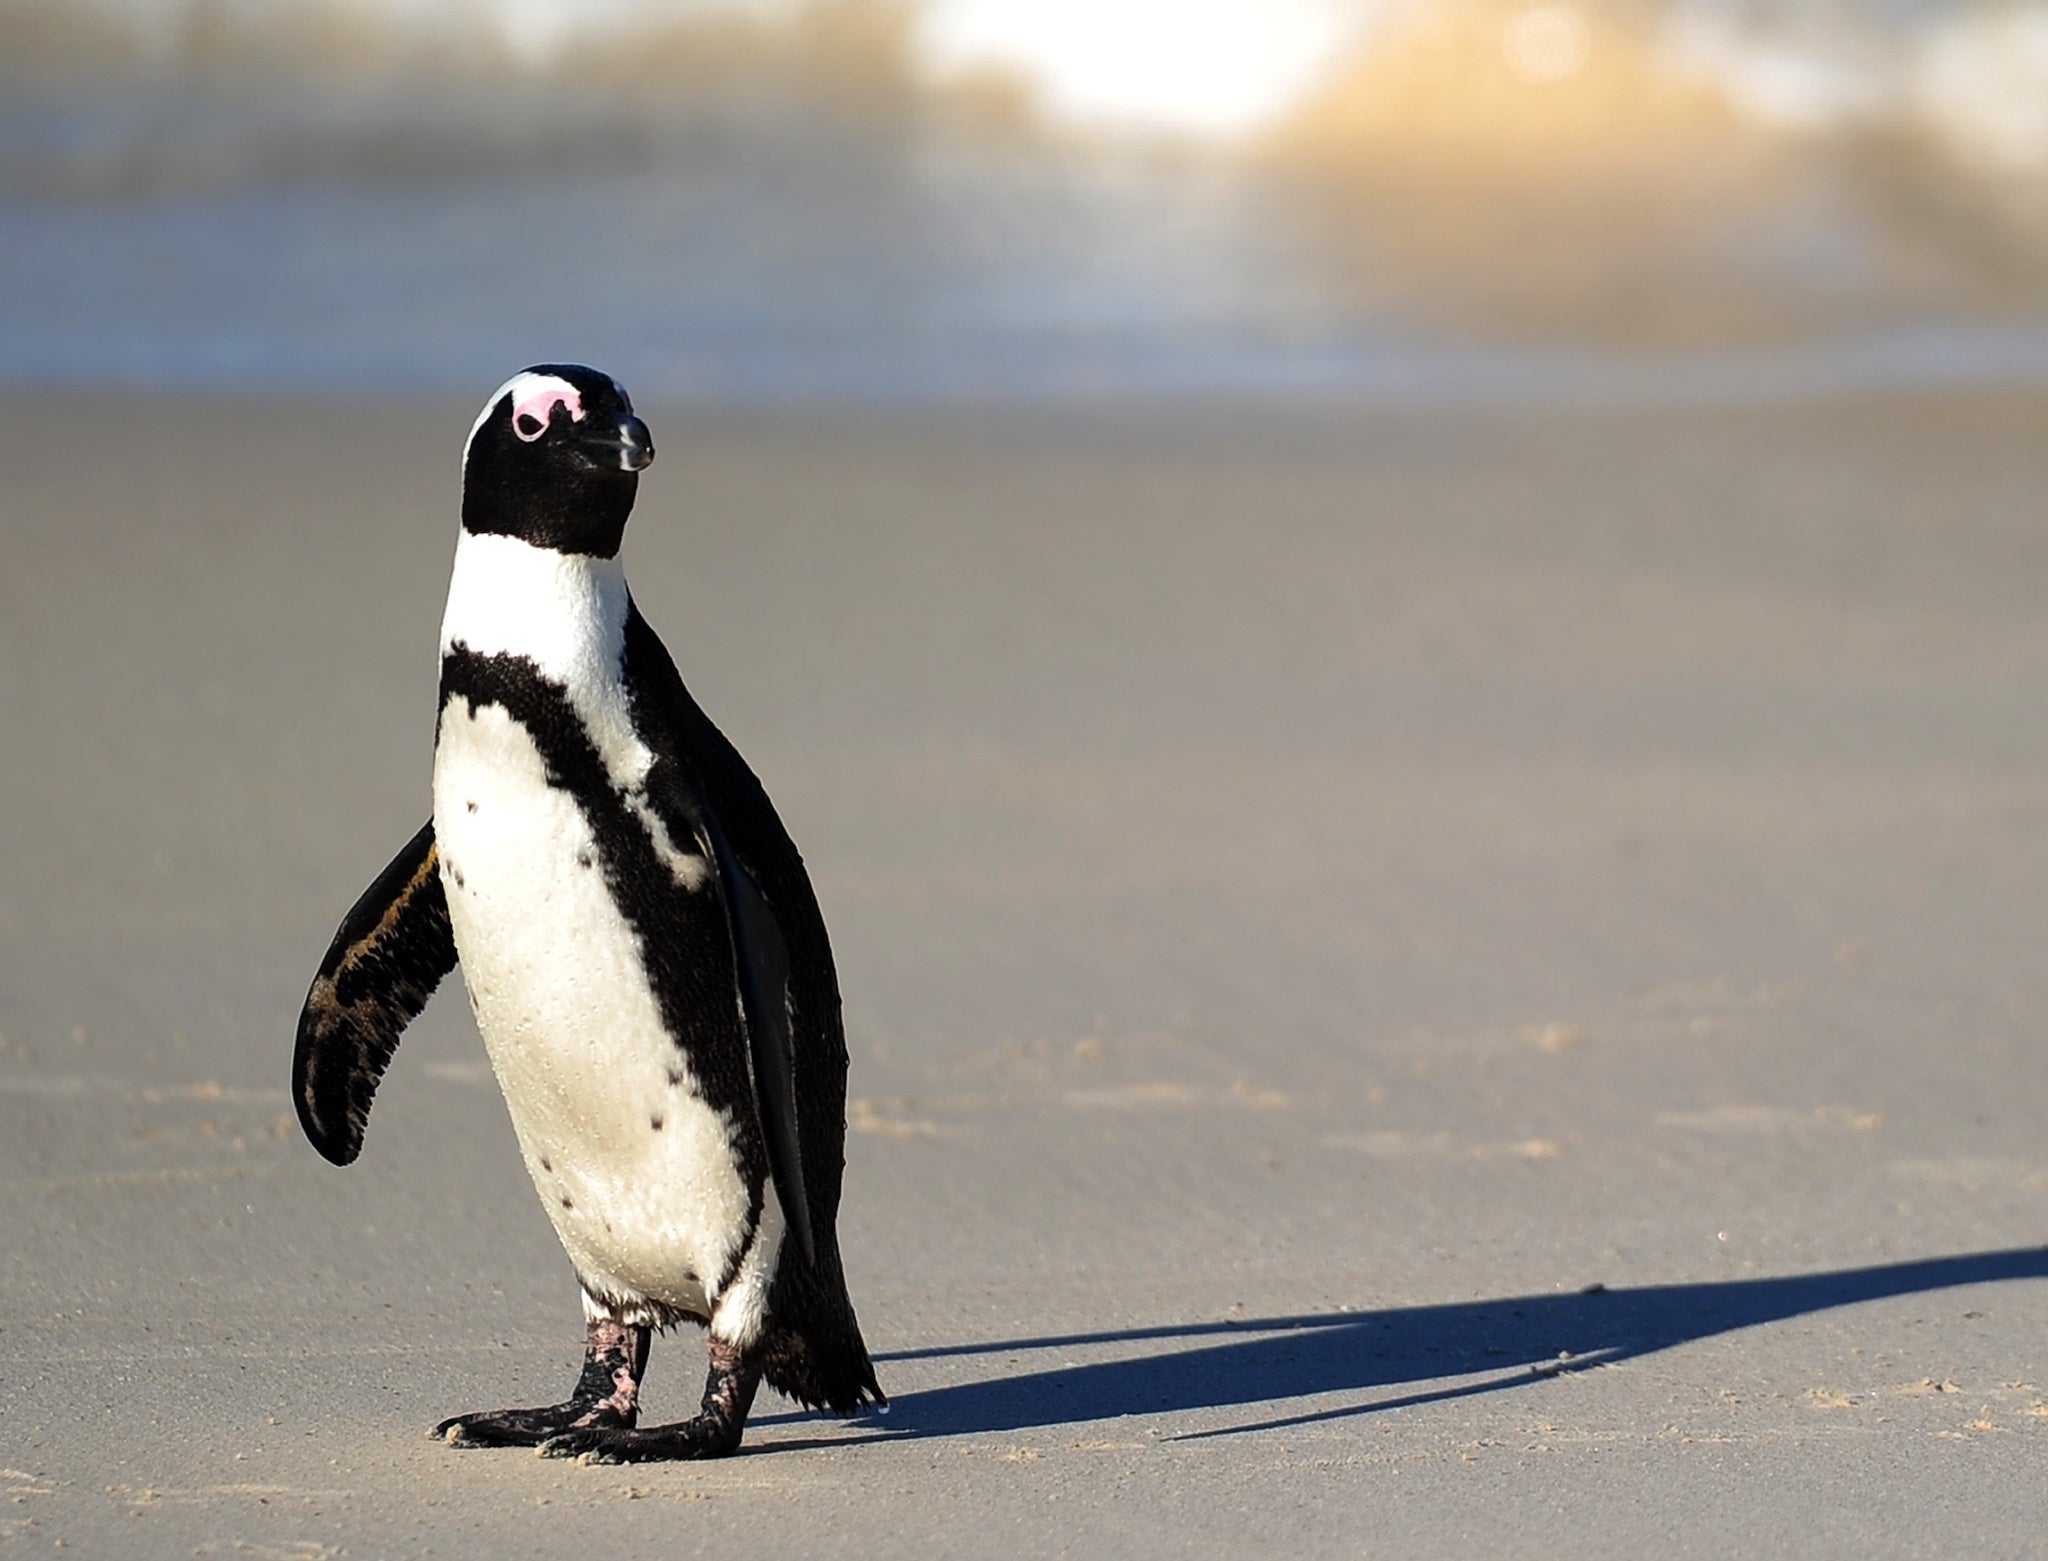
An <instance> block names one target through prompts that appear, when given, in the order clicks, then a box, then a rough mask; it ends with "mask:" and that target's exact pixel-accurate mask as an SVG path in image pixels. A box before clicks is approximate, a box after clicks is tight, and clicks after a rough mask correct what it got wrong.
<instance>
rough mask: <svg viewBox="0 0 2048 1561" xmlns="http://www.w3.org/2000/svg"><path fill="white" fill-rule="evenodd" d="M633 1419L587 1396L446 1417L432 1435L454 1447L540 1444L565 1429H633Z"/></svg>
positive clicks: (435, 1438) (430, 1433) (535, 1445)
mask: <svg viewBox="0 0 2048 1561" xmlns="http://www.w3.org/2000/svg"><path fill="white" fill-rule="evenodd" d="M632 1426H633V1421H632V1420H631V1419H628V1418H627V1417H626V1416H625V1415H623V1414H621V1413H620V1412H619V1411H618V1410H616V1409H614V1408H612V1407H611V1406H609V1405H606V1404H603V1403H593V1402H592V1401H591V1400H589V1399H586V1398H572V1399H570V1400H569V1402H568V1403H566V1404H550V1405H548V1406H547V1407H546V1408H544V1409H486V1410H479V1411H478V1412H477V1413H475V1414H470V1415H456V1416H454V1417H453V1418H452V1419H448V1420H443V1421H442V1422H441V1423H440V1424H439V1425H437V1426H435V1427H434V1429H433V1430H432V1431H431V1432H429V1433H428V1434H429V1435H430V1436H432V1437H433V1438H434V1440H435V1441H437V1442H446V1443H447V1444H448V1445H449V1446H450V1447H538V1446H540V1444H541V1443H542V1442H545V1441H546V1440H547V1439H548V1438H549V1437H551V1436H560V1435H561V1434H562V1433H563V1432H565V1431H570V1430H575V1429H584V1428H588V1429H591V1430H598V1429H605V1430H631V1429H632Z"/></svg>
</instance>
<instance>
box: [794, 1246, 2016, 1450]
mask: <svg viewBox="0 0 2048 1561" xmlns="http://www.w3.org/2000/svg"><path fill="white" fill-rule="evenodd" d="M2040 1278H2048V1248H2041V1247H2028V1248H2015V1249H2012V1250H2010V1251H2003V1252H1981V1253H1969V1254H1961V1255H1958V1256H1954V1257H1943V1258H1931V1259H1927V1260H1924V1261H1920V1262H1913V1263H1897V1264H1891V1265H1888V1266H1886V1267H1881V1268H1855V1269H1844V1270H1838V1271H1836V1272H1833V1273H1822V1274H1805V1275H1799V1276H1795V1277H1788V1278H1779V1279H1739V1280H1726V1281H1720V1282H1715V1283H1706V1284H1683V1285H1655V1286H1648V1287H1645V1288H1642V1289H1634V1290H1606V1289H1600V1288H1595V1289H1592V1290H1587V1291H1582V1292H1579V1293H1576V1294H1569V1295H1555V1294H1552V1295H1528V1296H1515V1297H1510V1298H1506V1299H1502V1300H1496V1301H1473V1302H1466V1303H1460V1304H1453V1305H1443V1306H1416V1307H1403V1308H1399V1309H1397V1310H1392V1311H1358V1312H1352V1311H1342V1312H1316V1313H1310V1314H1307V1315H1304V1316H1300V1317H1263V1318H1252V1319H1246V1320H1243V1321H1230V1322H1219V1323H1197V1324H1193V1325H1189V1326H1185V1327H1160V1328H1132V1329H1124V1330H1120V1331H1116V1332H1106V1333H1076V1334H1065V1335H1058V1336H1050V1337H1045V1338H1035V1339H1009V1340H1003V1341H999V1342H992V1343H986V1344H961V1345H951V1346H943V1347H940V1348H936V1349H926V1350H904V1351H901V1352H899V1353H896V1354H893V1355H879V1356H877V1357H876V1364H877V1365H878V1366H879V1367H881V1368H883V1369H882V1371H881V1375H882V1378H883V1383H884V1386H886V1385H887V1381H888V1371H887V1369H886V1368H887V1366H888V1364H889V1363H890V1362H891V1361H911V1360H934V1359H940V1358H949V1357H978V1356H1027V1355H1033V1354H1038V1353H1040V1352H1047V1351H1052V1352H1063V1351H1065V1352H1086V1353H1088V1354H1090V1355H1097V1356H1099V1354H1100V1352H1101V1351H1102V1350H1103V1349H1105V1348H1108V1349H1112V1350H1117V1351H1119V1353H1118V1354H1117V1355H1116V1356H1115V1357H1114V1358H1112V1359H1108V1360H1103V1359H1099V1358H1098V1359H1093V1360H1089V1361H1085V1362H1069V1361H1067V1360H1064V1359H1060V1358H1059V1357H1058V1356H1056V1357H1055V1362H1054V1364H1052V1365H1050V1366H1043V1367H1040V1368H1038V1369H1034V1370H1027V1371H1022V1372H1016V1373H1012V1374H1008V1375H1002V1376H987V1377H981V1378H978V1379H976V1380H972V1381H967V1382H960V1383H956V1384H954V1385H952V1386H949V1387H938V1388H925V1389H922V1390H914V1391H911V1392H907V1393H904V1394H902V1395H901V1396H900V1397H898V1398H897V1399H896V1400H895V1402H894V1405H893V1408H892V1409H891V1412H890V1414H889V1417H888V1418H887V1419H886V1420H879V1419H870V1420H867V1421H865V1422H863V1425H864V1427H871V1428H872V1429H873V1432H874V1433H875V1434H874V1436H873V1437H871V1438H862V1437H854V1438H850V1439H849V1438H839V1437H835V1438H833V1439H832V1442H831V1444H830V1445H834V1446H845V1445H847V1443H848V1441H849V1440H852V1441H860V1440H870V1439H872V1440H887V1441H901V1440H909V1439H919V1438H924V1437H936V1436H964V1435H976V1434H981V1435H988V1434H993V1433H1000V1432H1007V1431H1025V1430H1032V1429H1037V1428H1042V1427H1047V1426H1059V1425H1071V1424H1077V1423H1081V1422H1085V1421H1091V1420H1111V1419H1115V1418H1118V1417H1120V1416H1124V1415H1170V1414H1176V1413H1180V1412H1183V1411H1188V1410H1219V1409H1244V1410H1252V1411H1258V1410H1262V1409H1266V1408H1268V1406H1274V1407H1277V1406H1280V1405H1283V1404H1286V1403H1287V1402H1288V1401H1290V1400H1296V1399H1305V1398H1312V1397H1319V1396H1322V1395H1327V1394H1331V1393H1349V1394H1374V1395H1375V1396H1373V1397H1370V1398H1363V1399H1359V1400H1357V1401H1354V1402H1348V1403H1343V1404H1339V1405H1337V1406H1335V1407H1323V1406H1317V1407H1315V1408H1313V1409H1305V1410H1303V1411H1300V1412H1295V1413H1284V1414H1280V1415H1277V1416H1276V1415H1273V1414H1264V1415H1257V1416H1256V1417H1255V1418H1253V1419H1251V1420H1248V1421H1246V1422H1244V1423H1242V1424H1236V1425H1231V1426H1228V1427H1224V1428H1221V1429H1216V1430H1209V1431H1201V1432H1195V1433H1190V1436H1191V1437H1207V1436H1229V1435H1236V1434H1239V1433H1242V1432H1246V1431H1262V1430H1272V1429H1276V1428H1278V1427H1281V1426H1294V1425H1308V1424H1312V1423H1314V1422H1317V1421H1326V1420H1341V1419H1345V1418H1347V1417H1350V1416H1353V1415H1362V1414H1371V1413H1374V1412H1376V1411H1379V1410H1386V1409H1398V1408H1402V1407H1404V1406H1407V1405H1412V1404H1427V1403H1435V1402H1439V1401H1442V1400H1445V1399H1454V1398H1468V1397H1471V1396H1474V1395H1476V1394H1481V1393H1498V1392H1502V1391H1504V1390H1507V1389H1511V1388H1516V1387H1523V1386H1526V1385H1528V1384H1529V1383H1531V1382H1534V1381H1538V1380H1541V1379H1542V1378H1545V1377H1550V1376H1557V1375H1560V1374H1563V1373H1565V1372H1570V1371H1574V1370H1579V1369H1583V1368H1586V1367H1590V1366H1596V1365H1606V1364H1609V1363H1612V1362H1615V1361H1623V1360H1629V1359H1632V1358H1634V1357H1637V1356H1642V1355H1650V1354H1654V1353H1655V1352H1657V1351H1659V1350H1665V1349H1669V1348H1671V1347H1672V1346H1673V1345H1678V1344H1686V1343H1690V1342H1691V1341H1693V1340H1695V1339H1705V1338H1711V1337H1712V1336H1714V1335H1716V1334H1721V1333H1729V1332H1732V1331H1734V1330H1735V1329H1738V1328H1750V1327H1755V1326H1756V1325H1757V1324H1759V1323H1769V1322H1780V1321H1783V1320H1784V1319H1786V1318H1791V1317H1799V1316H1804V1315H1806V1314H1808V1313H1812V1312H1821V1311H1827V1310H1830V1309H1832V1308H1835V1307H1841V1306H1853V1305H1855V1304H1856V1303H1858V1302H1860V1301H1875V1300H1881V1299H1884V1298H1886V1297H1890V1296H1902V1295H1918V1294H1924V1293H1926V1292H1930V1291H1935V1290H1947V1289H1953V1288H1955V1287H1957V1286H1961V1285H1979V1284H1991V1283H1994V1282H1997V1281H2001V1280H2011V1279H2040ZM1162 1345H1164V1346H1167V1347H1166V1348H1156V1347H1155V1346H1162ZM1174 1346H1180V1347H1174ZM1466 1378H1469V1379H1474V1380H1458V1379H1466ZM1419 1384H1429V1386H1427V1387H1418V1388H1417V1390H1415V1391H1410V1392H1406V1393H1401V1392H1396V1393H1394V1394H1392V1395H1391V1396H1378V1395H1379V1393H1380V1390H1382V1389H1388V1388H1393V1389H1399V1388H1402V1387H1408V1386H1411V1385H1419ZM806 1418H807V1417H804V1416H797V1415H781V1416H769V1417H761V1418H760V1419H759V1420H758V1421H757V1424H760V1425H764V1426H765V1425H776V1424H790V1423H793V1422H796V1421H799V1420H803V1419H806ZM804 1445H823V1444H810V1443H803V1442H777V1443H771V1444H767V1445H765V1446H763V1447H761V1449H760V1450H761V1451H764V1452H765V1451H768V1450H769V1449H770V1447H773V1448H775V1449H778V1450H781V1449H791V1448H795V1447H798V1446H804Z"/></svg>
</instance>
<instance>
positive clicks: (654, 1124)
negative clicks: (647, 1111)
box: [649, 1117, 661, 1133]
mask: <svg viewBox="0 0 2048 1561" xmlns="http://www.w3.org/2000/svg"><path fill="white" fill-rule="evenodd" d="M649 1125H650V1126H652V1127H653V1129H654V1130H655V1132H657V1133H659V1132H660V1131H661V1118H660V1117H656V1118H655V1119H654V1120H653V1122H652V1123H651V1124H649Z"/></svg>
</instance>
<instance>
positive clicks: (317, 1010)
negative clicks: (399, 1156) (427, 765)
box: [292, 819, 455, 1165]
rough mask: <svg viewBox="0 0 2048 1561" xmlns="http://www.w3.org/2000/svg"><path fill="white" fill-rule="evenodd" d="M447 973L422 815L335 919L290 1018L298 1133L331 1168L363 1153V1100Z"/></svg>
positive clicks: (449, 934)
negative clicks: (295, 1032) (294, 1020)
mask: <svg viewBox="0 0 2048 1561" xmlns="http://www.w3.org/2000/svg"><path fill="white" fill-rule="evenodd" d="M454 968H455V934H454V932H453V930H452V929H451V928H450V927H449V925H448V900H447V897H446V896H445V895H444V894H443V893H442V890H441V862H440V852H439V849H438V847H437V846H436V844H435V841H434V824H433V820H431V819H429V820H428V821H427V823H426V825H425V826H424V827H423V828H422V829H421V830H420V832H419V833H418V834H416V835H414V836H413V837H412V839H411V840H409V841H407V842H406V845H405V848H404V849H403V850H401V851H400V852H399V853H398V855H396V856H395V857H393V858H392V859H391V865H390V866H388V867H386V868H385V869H384V871H383V872H381V873H379V874H378V875H377V878H376V881H375V882H374V883H372V884H371V885H370V887H369V888H367V889H365V890H364V891H363V897H362V898H361V899H359V900H357V901H356V903H355V908H354V909H352V910H351V911H350V912H349V913H348V915H347V916H345V917H343V918H342V922H341V929H340V930H339V931H338V932H336V933H335V934H334V942H333V943H332V944H330V945H329V946H328V949H327V957H326V958H325V959H323V960H321V961H320V973H319V974H318V975H316V976H315V977H314V978H313V986H312V989H311V990H310V991H308V992H307V993H306V1006H305V1007H304V1008H303V1009H301V1010H300V1012H299V1038H298V1045H297V1046H296V1047H295V1048H294V1049H293V1052H292V1102H293V1104H294V1105H296V1106H297V1107H298V1111H299V1126H301V1127H303V1128H304V1129H305V1130H306V1137H307V1138H309V1139H311V1140H312V1143H313V1147H314V1148H315V1149H317V1150H319V1151H320V1153H321V1154H323V1155H325V1156H326V1157H327V1158H328V1159H329V1160H332V1161H333V1162H334V1163H335V1164H336V1165H347V1164H348V1163H349V1162H350V1161H351V1160H353V1159H354V1158H355V1157H356V1156H357V1155H358V1154H360V1153H361V1152H362V1148H363V1129H364V1127H365V1126H366V1125H367V1124H368V1122H369V1119H370V1102H371V1100H372V1099H374V1098H375V1096H376V1093H377V1081H378V1080H379V1079H381V1078H383V1076H384V1070H385V1069H386V1068H387V1067H389V1066H390V1064H391V1058H392V1056H393V1055H394V1054H395V1053H396V1052H397V1050H398V1038H399V1036H400V1035H401V1034H402V1033H403V1032H404V1030H405V1027H406V1026H407V1025H408V1024H410V1023H412V1021H413V1020H414V1019H415V1018H417V1017H418V1016H419V1012H420V1010H421V1009H423V1008H425V1007H426V1006H427V999H428V998H429V997H432V996H433V995H434V988H435V987H437V986H439V985H440V984H441V978H442V977H443V976H445V975H447V974H448V972H449V971H451V970H453V969H454Z"/></svg>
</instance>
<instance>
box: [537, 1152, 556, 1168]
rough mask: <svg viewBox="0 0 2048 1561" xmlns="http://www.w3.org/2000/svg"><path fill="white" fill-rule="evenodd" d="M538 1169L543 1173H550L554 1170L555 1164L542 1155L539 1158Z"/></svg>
mask: <svg viewBox="0 0 2048 1561" xmlns="http://www.w3.org/2000/svg"><path fill="white" fill-rule="evenodd" d="M540 1168H541V1169H542V1170H543V1171H552V1170H553V1169H554V1168H555V1162H554V1161H552V1160H550V1159H549V1158H548V1157H547V1156H546V1155H542V1156H541V1157H540Z"/></svg>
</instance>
